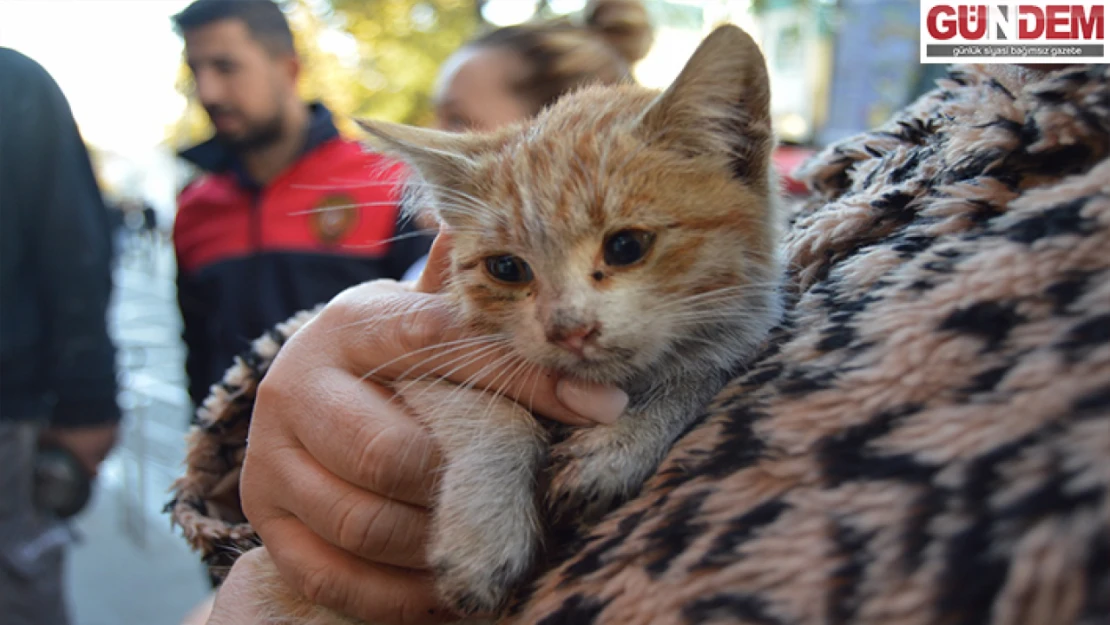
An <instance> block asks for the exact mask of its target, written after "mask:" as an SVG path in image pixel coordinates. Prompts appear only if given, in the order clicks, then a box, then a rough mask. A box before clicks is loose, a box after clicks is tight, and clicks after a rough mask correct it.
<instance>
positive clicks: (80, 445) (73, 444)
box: [39, 422, 119, 478]
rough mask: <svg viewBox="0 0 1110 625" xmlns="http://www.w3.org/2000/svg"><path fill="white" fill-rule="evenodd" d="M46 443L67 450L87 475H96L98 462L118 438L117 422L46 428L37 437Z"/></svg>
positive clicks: (105, 456)
mask: <svg viewBox="0 0 1110 625" xmlns="http://www.w3.org/2000/svg"><path fill="white" fill-rule="evenodd" d="M39 438H40V440H41V441H42V442H44V443H47V444H52V445H57V446H59V447H62V448H63V449H65V450H67V451H69V452H70V453H71V454H73V456H74V457H75V458H77V460H78V461H79V462H80V463H81V466H82V467H84V468H85V471H86V472H88V474H89V476H91V477H94V478H95V477H96V475H97V473H98V472H99V471H100V463H102V462H104V459H105V458H107V457H108V454H109V453H110V452H111V451H112V448H113V447H115V445H116V440H117V439H118V438H119V423H116V422H112V423H105V424H101V425H92V426H87V427H72V428H48V429H46V430H44V431H43V433H42V435H41V436H40V437H39Z"/></svg>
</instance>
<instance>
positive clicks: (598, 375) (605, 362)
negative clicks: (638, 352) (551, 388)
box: [549, 346, 635, 382]
mask: <svg viewBox="0 0 1110 625" xmlns="http://www.w3.org/2000/svg"><path fill="white" fill-rule="evenodd" d="M554 356H555V357H554V358H553V359H552V360H554V362H552V363H550V364H549V367H550V368H552V369H556V370H558V371H559V372H560V373H562V374H565V375H569V376H572V377H578V378H586V379H591V380H595V381H601V382H605V381H609V380H610V379H617V378H620V377H623V376H624V374H625V373H627V370H628V368H629V365H630V363H631V361H632V359H633V357H634V356H635V351H634V350H631V349H624V348H619V347H617V348H612V347H611V348H599V347H596V346H587V347H586V348H584V349H577V350H570V349H566V348H558V349H557V350H556V351H555V354H554Z"/></svg>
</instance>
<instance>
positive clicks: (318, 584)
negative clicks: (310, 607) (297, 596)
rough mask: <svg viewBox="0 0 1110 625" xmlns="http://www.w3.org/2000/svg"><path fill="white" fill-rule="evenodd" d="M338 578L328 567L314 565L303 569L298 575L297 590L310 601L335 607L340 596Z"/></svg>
mask: <svg viewBox="0 0 1110 625" xmlns="http://www.w3.org/2000/svg"><path fill="white" fill-rule="evenodd" d="M338 581H339V578H338V577H337V575H336V573H335V572H334V571H333V570H332V569H331V568H329V567H316V568H312V569H310V570H307V571H304V572H303V573H302V574H301V575H300V577H299V582H300V583H299V588H298V590H299V591H300V593H301V594H302V595H303V596H304V598H305V599H308V600H309V601H311V602H312V603H316V604H319V605H324V606H328V607H333V608H334V607H337V606H338V605H339V603H340V599H341V598H342V596H341V595H342V593H341V591H340V588H339V585H338Z"/></svg>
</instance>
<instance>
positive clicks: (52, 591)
mask: <svg viewBox="0 0 1110 625" xmlns="http://www.w3.org/2000/svg"><path fill="white" fill-rule="evenodd" d="M37 437H38V428H37V427H36V426H35V425H34V424H30V423H9V422H5V421H0V623H3V625H68V623H69V617H68V610H67V606H66V598H65V580H64V558H65V549H66V546H67V545H68V544H69V542H70V540H71V536H72V534H71V533H70V530H69V527H68V526H67V525H65V524H64V523H62V522H61V521H58V520H57V519H55V518H52V517H49V516H47V515H45V514H42V513H40V512H39V511H38V510H36V509H35V506H34V504H33V499H32V484H33V474H32V461H33V459H34V453H35V448H36V445H35V443H36V440H37Z"/></svg>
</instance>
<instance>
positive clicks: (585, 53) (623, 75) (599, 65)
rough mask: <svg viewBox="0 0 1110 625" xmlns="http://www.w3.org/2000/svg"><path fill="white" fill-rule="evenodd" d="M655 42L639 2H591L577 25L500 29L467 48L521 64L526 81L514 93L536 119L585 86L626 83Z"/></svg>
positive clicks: (567, 21)
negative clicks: (502, 54) (493, 51)
mask: <svg viewBox="0 0 1110 625" xmlns="http://www.w3.org/2000/svg"><path fill="white" fill-rule="evenodd" d="M653 39H654V34H653V32H652V26H651V22H650V21H649V20H648V14H647V9H645V8H644V5H643V4H642V3H641V2H640V0H590V1H589V2H588V3H587V4H586V8H585V9H584V10H583V12H582V14H581V15H580V16H577V19H569V18H561V19H554V20H544V21H538V22H531V23H525V24H519V25H516V26H506V27H504V28H498V29H496V30H493V31H491V32H489V33H486V34H485V35H482V36H480V37H478V38H477V39H475V40H474V41H472V42H470V43H469V44H468V47H476V48H500V49H504V50H507V51H509V52H512V53H514V54H516V55H517V56H518V57H519V58H520V59H521V60H522V61H524V63H525V65H526V66H527V67H528V75H527V76H526V77H525V78H523V79H521V80H519V81H518V82H517V84H515V85H513V87H514V89H515V91H516V92H517V94H518V95H519V96H520V97H521V98H522V99H524V100H526V101H527V102H528V103H530V104H531V105H532V107H533V108H534V110H533V113H538V112H539V111H540V110H542V109H543V108H545V107H547V106H549V105H550V104H552V103H553V102H555V100H557V99H559V97H560V96H562V95H563V94H565V93H568V92H570V91H574V90H576V89H578V88H579V87H582V86H584V85H587V84H606V85H608V84H615V83H619V82H623V81H630V80H631V79H632V74H631V69H632V66H633V65H634V64H635V63H636V62H637V61H639V60H640V59H642V58H644V56H646V55H647V53H648V50H650V49H651V44H652V42H653Z"/></svg>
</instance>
